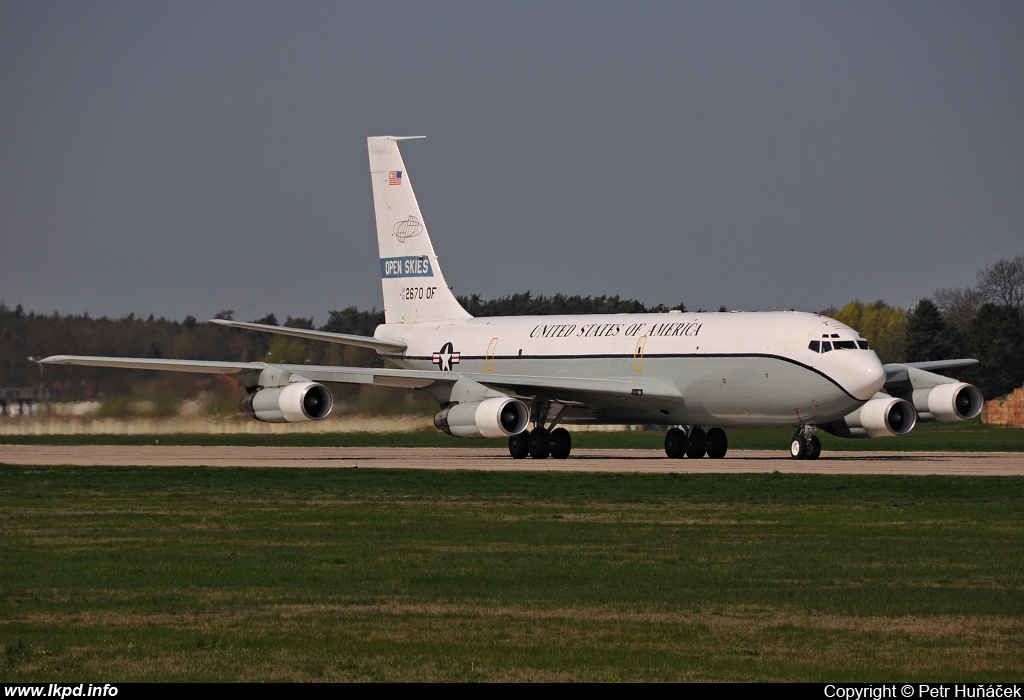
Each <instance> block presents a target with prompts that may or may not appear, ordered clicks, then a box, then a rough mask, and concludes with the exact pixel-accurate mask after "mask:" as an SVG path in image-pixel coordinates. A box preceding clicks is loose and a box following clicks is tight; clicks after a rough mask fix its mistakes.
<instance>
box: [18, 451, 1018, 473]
mask: <svg viewBox="0 0 1024 700" xmlns="http://www.w3.org/2000/svg"><path fill="white" fill-rule="evenodd" d="M0 464H17V465H60V464H66V465H75V466H82V467H89V466H103V465H111V466H153V467H169V466H192V467H199V466H203V467H314V468H324V469H351V468H353V467H355V466H358V467H359V468H360V469H366V468H369V469H375V468H378V469H379V468H388V469H471V470H490V471H510V470H514V471H523V470H525V471H537V470H547V471H580V472H651V473H657V472H661V473H671V472H676V473H702V472H706V473H726V472H737V473H742V472H773V471H779V472H788V473H800V474H958V475H1004V476H1021V475H1024V455H1022V454H1020V453H1014V452H982V453H978V452H972V453H966V452H965V453H940V452H832V453H825V454H822V456H821V459H818V460H816V461H813V462H811V461H795V460H791V459H789V455H788V453H787V452H785V451H784V450H778V451H771V452H762V451H743V450H736V451H733V452H730V453H729V454H728V456H727V457H726V458H725V459H706V458H705V459H696V460H691V459H668V458H667V457H666V456H665V453H664V452H662V451H660V450H577V451H574V452H573V454H572V456H571V457H570V458H569V459H565V460H556V459H545V460H532V459H523V460H514V459H512V458H511V457H509V456H508V452H507V451H506V450H503V449H477V448H458V449H449V448H430V447H423V448H386V447H222V446H218V447H187V446H186V447H178V446H162V445H145V446H120V445H87V446H78V447H65V446H51V445H0Z"/></svg>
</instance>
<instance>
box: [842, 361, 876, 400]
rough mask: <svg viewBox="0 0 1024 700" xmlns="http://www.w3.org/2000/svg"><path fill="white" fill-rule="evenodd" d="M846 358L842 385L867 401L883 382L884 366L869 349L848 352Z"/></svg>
mask: <svg viewBox="0 0 1024 700" xmlns="http://www.w3.org/2000/svg"><path fill="white" fill-rule="evenodd" d="M844 352H845V351H844ZM846 359H847V361H846V362H845V363H844V364H845V367H844V371H843V387H844V388H845V389H846V390H847V391H848V392H850V393H851V394H852V395H853V396H855V397H856V398H858V399H860V400H861V401H867V400H868V399H870V398H871V397H872V396H874V395H875V394H877V393H878V392H879V390H880V389H881V388H882V386H883V385H884V384H885V368H884V367H883V366H882V362H881V360H879V359H878V355H876V354H875V353H874V352H872V351H871V350H868V351H864V350H856V351H853V352H850V353H849V356H848V357H847V358H846Z"/></svg>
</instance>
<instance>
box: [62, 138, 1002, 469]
mask: <svg viewBox="0 0 1024 700" xmlns="http://www.w3.org/2000/svg"><path fill="white" fill-rule="evenodd" d="M401 140H403V137H394V136H375V137H371V138H369V139H368V147H369V154H370V173H371V177H372V181H373V200H374V210H375V212H376V220H377V243H378V246H379V248H380V272H381V282H382V284H383V288H384V317H385V323H384V324H383V325H381V326H378V327H377V329H376V331H375V332H374V335H373V337H372V338H371V337H364V336H354V335H345V334H339V333H327V332H323V331H313V330H304V329H297V328H281V327H277V326H267V325H261V324H256V323H240V322H235V321H226V320H215V321H213V322H214V323H220V324H222V325H226V326H233V327H236V328H245V329H250V330H256V331H266V332H270V333H283V334H285V335H292V336H298V337H301V338H307V339H312V340H321V341H327V342H333V343H342V344H349V345H356V346H360V347H365V348H372V349H373V350H375V351H376V352H377V353H378V354H379V355H380V356H381V357H383V358H385V359H387V360H390V361H391V362H392V363H394V364H395V365H397V366H398V367H400V368H401V369H370V368H363V367H337V366H310V365H287V364H271V363H265V362H203V361H193V360H165V359H143V358H116V357H85V356H68V355H58V356H53V357H48V358H46V359H45V360H42V362H44V363H47V364H77V365H93V366H106V367H127V368H135V369H158V370H174V371H180V372H206V373H223V374H228V375H231V376H233V377H234V378H235V379H237V380H238V381H239V382H240V383H241V384H242V386H244V387H245V388H246V390H247V391H248V393H247V395H246V396H245V397H244V398H243V399H242V405H241V408H242V410H243V411H244V412H245V413H247V414H249V415H250V416H252V417H253V418H255V419H256V420H260V421H268V422H294V421H307V420H322V419H324V418H326V417H327V415H328V414H329V413H330V411H331V407H332V405H333V398H332V396H331V392H330V390H329V389H328V386H329V385H330V384H333V383H343V384H352V383H355V384H375V385H383V386H397V387H409V388H413V389H417V390H420V391H424V392H427V393H428V394H430V395H431V396H432V397H434V398H435V399H436V400H437V401H438V402H439V403H440V407H441V410H440V411H439V412H438V413H437V414H436V415H435V416H434V424H435V425H436V426H437V427H438V428H439V429H440V430H443V431H444V432H446V433H449V434H451V435H456V436H459V437H465V438H472V437H507V438H508V446H509V452H510V453H511V455H512V456H513V457H515V458H523V457H526V456H530V457H532V458H534V459H542V458H545V457H548V456H549V455H550V456H552V457H556V458H565V457H568V456H569V452H570V450H571V448H572V441H571V438H570V434H569V432H568V431H567V430H566V429H565V428H564V427H562V426H566V425H580V424H588V423H599V424H647V425H661V426H666V427H668V430H667V432H666V435H665V452H666V453H667V454H668V456H669V457H684V456H686V457H690V458H700V457H703V456H705V455H707V456H708V457H711V458H721V457H724V456H725V453H726V450H727V448H728V442H727V438H726V433H725V430H724V429H725V428H728V427H731V426H793V427H794V428H795V429H796V431H795V432H794V434H793V437H792V440H791V441H790V454H791V456H792V457H794V458H796V459H805V458H806V459H816V458H817V457H818V455H819V454H820V452H821V443H820V441H819V440H818V438H817V436H816V435H815V434H814V432H815V430H816V429H817V428H821V429H823V430H826V431H828V432H830V433H833V434H835V435H841V436H844V437H881V436H892V435H902V434H905V433H907V432H909V431H910V430H911V429H912V428H913V427H914V425H915V423H916V422H917V421H918V420H929V421H932V420H933V421H959V420H965V419H968V418H972V417H974V416H976V415H977V414H978V413H979V411H980V410H981V406H982V396H981V392H979V391H978V389H977V388H975V387H973V386H971V385H970V384H965V383H962V382H958V381H956V380H954V379H950V378H947V377H944V376H940V375H938V374H934V373H932V372H929V371H928V370H930V369H940V368H947V367H956V366H961V365H965V364H970V363H972V362H974V360H949V361H945V362H920V363H907V364H893V365H883V364H882V363H881V362H880V361H879V359H878V357H877V356H876V355H875V353H874V351H872V350H871V349H870V348H869V347H868V343H867V341H866V340H865V339H864V338H863V337H861V336H860V335H859V334H858V333H857V332H856V331H854V330H853V329H852V328H849V327H847V326H845V325H843V324H842V323H839V322H838V321H835V320H833V319H831V318H827V317H825V316H821V315H817V314H811V313H797V312H771V313H765V312H755V313H696V314H694V313H680V312H670V313H660V314H620V315H589V316H517V317H503V318H473V317H472V316H470V314H469V313H467V312H466V311H465V309H463V308H462V306H460V305H459V303H458V301H457V300H456V298H455V296H454V295H453V294H452V292H451V291H450V289H449V287H448V285H447V284H446V282H445V278H444V275H443V274H442V272H441V268H440V266H439V265H438V262H437V256H436V255H435V254H434V248H433V245H432V244H431V242H430V237H429V236H428V234H427V228H426V225H425V224H424V221H423V216H422V214H421V213H420V208H419V205H418V203H417V201H416V197H415V195H414V194H413V189H412V183H411V181H410V179H409V172H408V170H407V169H406V167H405V163H404V162H403V160H402V156H401V153H400V152H399V149H398V142H399V141H401ZM531 426H532V429H531Z"/></svg>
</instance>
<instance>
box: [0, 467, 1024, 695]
mask: <svg viewBox="0 0 1024 700" xmlns="http://www.w3.org/2000/svg"><path fill="white" fill-rule="evenodd" d="M1022 511H1024V479H1022V478H1016V477H993V478H985V477H934V476H931V477H903V476H814V475H783V474H764V475H755V474H743V475H646V474H572V473H555V472H536V473H529V472H526V473H513V472H507V473H500V472H431V471H418V470H417V471H412V470H393V471H391V470H358V471H356V470H322V469H315V470H305V469H280V470H279V469H188V468H154V469H148V468H67V467H64V468H61V467H52V468H50V467H47V468H39V467H9V466H8V467H0V531H2V532H3V537H2V538H0V676H2V677H3V678H4V680H5V681H7V682H26V681H44V680H46V681H53V680H63V681H69V682H70V681H80V682H85V681H93V682H113V681H139V680H146V681H152V680H180V681H189V680H240V681H257V680H260V681H262V680H267V681H271V680H310V681H335V680H386V681H395V680H455V681H466V680H591V681H592V680H738V681H754V680H780V681H781V680H787V681H824V680H829V681H839V680H851V681H880V680H889V681H892V680H907V681H913V680H938V679H943V680H950V679H955V680H962V681H1000V680H1003V681H1005V680H1015V679H1019V678H1020V676H1021V673H1022V671H1024V654H1022V653H1021V652H1022V650H1024V595H1022V594H1024V590H1022V589H1024V566H1022V565H1024V550H1022V548H1021V546H1020V543H1021V542H1022V541H1024V517H1022V515H1024V512H1022Z"/></svg>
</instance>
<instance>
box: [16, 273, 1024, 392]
mask: <svg viewBox="0 0 1024 700" xmlns="http://www.w3.org/2000/svg"><path fill="white" fill-rule="evenodd" d="M458 300H459V303H461V304H462V306H463V307H464V308H465V309H466V310H467V311H469V312H470V313H471V314H472V315H473V316H478V317H480V316H520V315H551V314H601V313H605V314H607V313H645V312H665V311H669V310H671V309H679V310H682V311H685V310H686V306H685V305H684V304H682V303H680V304H677V305H675V306H671V307H670V306H666V305H664V304H657V305H654V306H647V305H645V304H643V303H642V302H640V301H637V300H636V299H624V298H621V297H619V296H618V295H615V296H579V295H576V296H567V295H562V294H555V295H552V296H545V295H533V294H531V293H530V292H524V293H520V294H510V295H507V296H503V297H500V298H497V299H489V300H484V299H481V298H480V295H478V294H474V295H471V296H460V297H458ZM719 311H725V308H724V307H722V308H720V309H719ZM821 313H823V314H824V315H826V316H831V317H832V318H835V319H836V320H839V321H842V322H843V323H845V324H847V325H849V326H850V327H852V328H855V329H856V330H858V331H859V332H860V333H861V334H863V335H864V337H865V338H867V339H868V341H869V342H870V343H871V345H872V347H873V348H874V349H875V352H877V353H878V356H879V358H880V359H881V360H882V361H883V362H920V361H927V360H942V359H952V358H959V357H973V358H976V359H978V360H979V361H980V363H979V364H978V365H975V366H973V367H968V368H963V369H958V370H957V371H956V375H957V376H959V377H960V378H962V379H963V380H964V381H969V382H972V383H974V384H976V385H977V386H978V387H979V388H980V389H981V391H982V393H983V394H984V395H985V397H986V398H994V397H996V396H1000V395H1002V394H1005V393H1007V392H1009V391H1011V390H1013V389H1014V388H1015V387H1018V386H1020V385H1021V384H1024V255H1021V256H1018V257H1016V258H1013V259H1012V260H1000V261H998V262H996V263H994V264H992V265H989V266H987V267H985V268H982V269H981V270H979V271H978V274H977V283H976V284H975V285H974V286H971V287H963V288H948V287H947V288H943V289H939V290H937V291H936V292H935V293H934V294H933V296H932V297H931V298H927V299H921V300H919V301H917V302H916V303H915V304H914V305H913V306H912V308H911V309H910V310H906V311H905V310H903V309H901V308H899V307H893V306H889V305H888V304H886V303H885V302H884V301H881V300H880V301H876V302H873V303H866V304H865V303H862V302H860V301H853V302H850V303H849V304H847V305H846V306H844V307H843V308H841V309H836V308H829V309H825V310H823V311H822V312H821ZM233 316H234V314H233V312H232V311H230V310H228V311H222V312H221V313H219V314H217V317H218V318H227V319H232V318H233ZM254 320H255V321H256V322H257V323H266V324H269V325H283V326H287V327H292V328H309V329H317V330H323V331H329V332H334V333H348V334H353V335H366V336H371V335H373V332H374V329H375V328H376V327H377V326H378V325H380V324H382V323H384V312H383V311H378V310H377V309H376V308H374V309H372V310H370V311H364V310H360V309H358V308H357V307H355V306H350V307H348V308H345V309H342V310H340V311H331V312H330V313H329V315H328V319H327V322H326V323H325V324H323V325H322V326H319V327H318V326H316V325H314V322H313V319H312V318H301V317H297V318H293V317H290V316H289V317H287V318H286V319H285V321H284V322H283V323H280V322H279V321H278V319H277V318H276V316H275V315H274V314H268V315H266V316H264V317H263V318H258V319H254ZM53 354H68V355H106V356H114V357H166V358H174V359H206V360H215V361H218V360H226V361H238V362H246V361H252V360H266V361H269V362H284V363H291V364H324V365H348V366H364V367H372V366H381V364H382V361H381V360H380V358H379V357H377V355H376V354H375V353H374V352H373V351H371V350H368V349H365V348H356V347H352V346H345V345H337V344H333V343H319V342H309V341H305V340H302V339H300V338H291V337H288V336H280V335H277V336H275V335H269V334H264V333H255V332H247V331H240V330H237V329H232V328H225V327H223V326H219V325H215V324H211V323H200V322H198V321H197V320H196V319H195V318H194V317H193V316H187V317H186V318H185V320H183V321H174V320H168V319H166V318H159V319H157V318H154V317H153V316H149V317H148V318H145V319H143V318H141V317H136V316H135V315H134V314H128V315H127V316H125V317H123V318H119V319H111V318H107V317H101V318H92V317H91V316H89V314H82V315H64V316H62V315H60V314H58V313H56V312H54V313H53V314H50V315H46V314H37V313H34V312H26V311H25V310H24V309H23V308H22V307H21V306H20V305H19V306H17V307H16V308H14V309H11V308H9V307H8V306H7V305H6V304H4V303H2V302H0V387H35V386H42V387H43V388H45V389H47V390H49V391H50V392H51V394H52V395H53V396H54V398H59V399H64V400H78V399H89V398H94V397H99V396H104V395H116V394H127V393H130V392H131V391H132V390H133V388H135V387H136V386H137V385H138V383H139V382H140V381H141V380H140V378H144V379H145V380H146V381H148V382H150V383H159V384H160V385H161V387H162V389H163V390H173V391H174V392H175V393H177V394H179V395H180V396H181V397H182V398H184V397H187V396H191V395H194V394H195V393H196V392H197V391H200V390H203V389H204V388H210V387H211V384H212V383H215V382H216V381H217V380H215V379H214V378H210V377H206V376H194V375H187V374H181V375H175V376H174V377H173V379H172V378H171V377H168V375H166V374H161V373H155V372H129V371H125V370H115V369H107V368H100V367H53V366H51V367H46V368H45V369H43V370H40V366H39V365H37V364H36V363H35V361H34V360H36V359H38V358H42V357H46V356H48V355H53Z"/></svg>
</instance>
